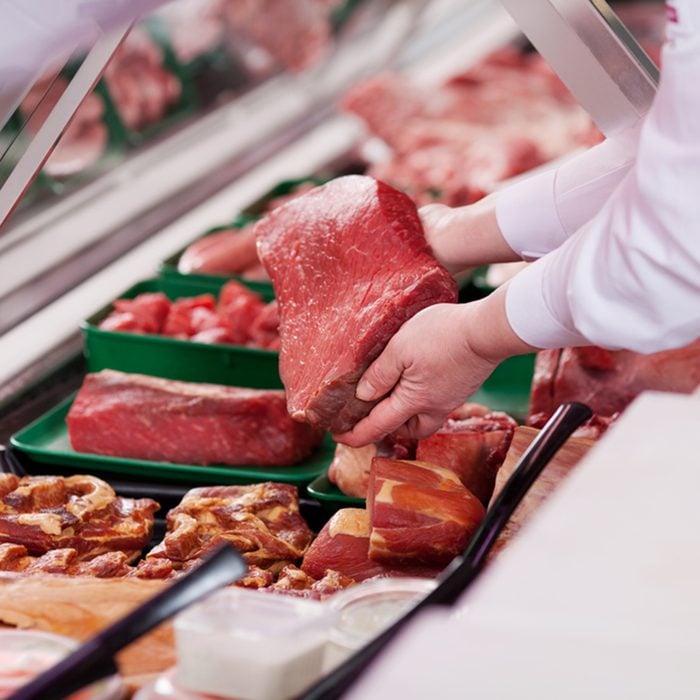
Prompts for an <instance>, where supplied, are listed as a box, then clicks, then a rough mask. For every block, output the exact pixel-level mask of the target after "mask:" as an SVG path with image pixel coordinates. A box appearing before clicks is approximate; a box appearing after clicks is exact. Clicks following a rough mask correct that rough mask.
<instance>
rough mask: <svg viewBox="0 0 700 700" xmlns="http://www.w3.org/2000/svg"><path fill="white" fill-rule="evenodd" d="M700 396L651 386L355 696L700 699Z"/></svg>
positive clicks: (409, 634)
mask: <svg viewBox="0 0 700 700" xmlns="http://www.w3.org/2000/svg"><path fill="white" fill-rule="evenodd" d="M699 429H700V396H697V395H696V396H694V397H690V396H674V395H669V394H647V395H644V396H643V397H641V398H640V399H638V400H637V401H636V402H635V403H634V404H633V405H632V406H631V407H630V408H629V409H628V411H627V412H626V413H625V415H624V416H623V417H622V419H621V420H620V422H619V423H618V424H617V425H616V426H615V428H614V429H613V430H612V431H611V432H610V433H609V434H608V435H607V436H606V437H605V438H604V439H603V440H602V441H601V442H600V443H599V444H598V445H597V446H596V448H595V449H593V450H592V451H591V453H590V454H589V455H588V456H587V457H586V459H585V460H584V461H583V462H582V463H581V464H580V465H579V467H578V468H577V470H576V471H575V472H574V473H573V475H572V476H571V477H570V478H569V479H568V480H567V481H566V483H565V484H564V485H563V486H562V487H561V488H560V489H559V490H558V491H557V492H556V494H555V495H554V496H553V497H552V498H551V499H550V500H549V501H548V502H547V504H546V505H545V507H544V508H543V509H542V510H541V511H540V512H539V513H538V515H537V516H536V517H535V518H534V519H533V520H532V521H531V523H530V524H529V525H528V526H526V527H525V528H524V529H523V530H522V531H521V536H520V537H519V539H518V540H516V541H515V542H514V543H513V544H512V545H511V546H510V547H509V548H508V550H506V552H505V553H504V554H503V555H502V556H501V557H500V558H499V559H498V561H497V562H495V563H494V564H493V565H492V566H491V568H490V569H489V570H488V571H487V572H485V574H484V575H483V577H482V578H481V579H480V581H479V583H478V584H477V585H476V586H475V587H474V588H473V589H472V591H470V592H469V593H468V594H466V595H465V596H464V597H463V598H462V599H461V600H460V601H459V603H458V604H457V606H456V607H455V608H454V609H452V610H437V611H428V612H427V613H426V614H424V615H422V616H421V617H419V618H418V619H417V620H416V621H415V622H414V623H413V624H412V625H411V626H410V627H409V628H408V629H407V630H406V631H405V632H404V633H403V634H402V636H401V637H400V638H399V639H398V640H397V642H396V643H395V644H393V645H392V647H390V649H388V650H387V651H386V653H385V654H384V655H383V657H382V658H381V662H380V663H379V664H377V665H375V667H373V668H372V669H371V670H370V671H369V672H368V673H367V675H366V676H365V677H364V678H363V679H362V680H361V681H360V682H358V684H357V685H356V686H355V688H354V689H353V692H352V693H350V695H349V697H352V698H357V699H358V700H359V699H360V698H361V699H362V700H371V699H372V698H380V697H381V698H386V697H404V698H427V697H440V698H466V697H472V698H478V699H480V700H481V699H482V698H498V699H499V700H507V699H508V698H514V699H515V698H517V699H518V700H523V699H524V698H537V700H550V699H551V700H555V699H556V700H561V699H562V698H566V699H567V700H568V699H569V698H593V697H595V698H597V699H600V698H610V699H612V698H615V699H616V700H619V699H620V698H630V700H631V699H632V698H634V699H635V700H639V699H642V698H649V700H651V699H652V698H653V699H654V700H660V699H661V698H664V699H665V700H666V699H668V698H698V697H700V663H699V662H698V658H700V602H699V601H698V590H700V507H699V506H700V458H699V457H698V450H697V435H698V432H699Z"/></svg>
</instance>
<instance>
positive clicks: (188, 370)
mask: <svg viewBox="0 0 700 700" xmlns="http://www.w3.org/2000/svg"><path fill="white" fill-rule="evenodd" d="M224 283H225V281H224V280H222V281H216V280H213V281H210V282H208V283H204V284H202V283H199V284H195V283H192V282H189V281H185V280H173V279H151V280H145V281H144V282H139V283H138V284H136V285H134V286H133V287H131V288H129V289H127V290H126V291H125V292H124V293H123V294H121V295H119V298H120V299H133V298H134V297H135V296H137V295H139V294H143V293H145V292H162V293H163V294H165V295H166V296H167V297H168V298H170V299H177V298H179V297H191V296H197V295H198V294H213V295H214V296H216V295H218V293H219V290H220V289H221V287H222V285H223V284H224ZM111 309H112V305H111V304H109V305H107V306H105V307H103V308H102V309H100V310H99V311H97V312H96V313H94V314H93V315H92V316H90V317H89V318H88V319H86V320H85V321H83V322H82V323H81V325H80V328H81V330H82V332H83V338H84V346H83V349H84V353H85V358H86V361H87V370H88V372H99V371H100V370H102V369H116V370H120V371H122V372H136V373H138V374H149V375H151V376H155V377H165V378H166V379H179V380H181V381H186V382H209V383H212V384H226V385H229V386H243V387H251V388H254V389H281V388H282V380H281V379H280V377H279V369H278V365H279V356H278V353H276V352H272V351H270V350H262V349H257V348H248V347H245V346H242V345H224V344H215V343H211V344H210V343H196V342H193V341H191V340H180V339H178V338H169V337H167V336H162V335H149V334H145V333H122V332H119V331H107V330H102V329H101V328H98V324H99V323H100V321H101V320H102V319H103V318H105V316H107V314H108V313H109V312H110V310H111Z"/></svg>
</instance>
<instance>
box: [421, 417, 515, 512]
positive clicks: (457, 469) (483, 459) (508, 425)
mask: <svg viewBox="0 0 700 700" xmlns="http://www.w3.org/2000/svg"><path fill="white" fill-rule="evenodd" d="M516 425H517V424H516V422H515V421H514V420H513V419H512V418H511V417H510V416H508V415H506V414H505V413H500V412H492V411H490V410H489V409H488V408H486V407H485V406H480V405H479V404H465V405H464V406H460V408H458V409H456V410H455V411H453V412H452V413H451V414H450V415H449V416H448V417H447V419H446V420H445V423H444V424H443V426H442V427H441V428H440V430H438V431H437V432H436V433H434V434H433V435H431V436H430V437H427V438H424V439H423V440H420V441H419V442H418V447H417V449H416V459H417V460H418V461H420V462H429V463H430V464H436V465H438V466H440V467H443V468H444V469H449V470H450V471H453V472H454V473H455V474H456V475H457V476H458V477H459V480H460V481H461V482H462V484H464V486H466V487H467V489H468V490H469V491H471V492H472V493H473V494H474V495H475V496H476V497H477V498H478V499H479V500H480V501H481V503H482V504H483V505H484V506H486V505H487V504H488V502H489V499H490V498H491V494H492V493H493V485H494V483H495V480H496V473H497V472H498V469H499V467H500V466H501V464H502V463H503V460H504V459H505V456H506V453H507V452H508V448H509V447H510V441H511V439H512V437H513V431H514V430H515V427H516Z"/></svg>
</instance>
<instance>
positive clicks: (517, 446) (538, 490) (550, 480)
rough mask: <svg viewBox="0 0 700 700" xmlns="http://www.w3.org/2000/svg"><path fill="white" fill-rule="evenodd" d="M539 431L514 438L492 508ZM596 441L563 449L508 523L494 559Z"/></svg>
mask: <svg viewBox="0 0 700 700" xmlns="http://www.w3.org/2000/svg"><path fill="white" fill-rule="evenodd" d="M538 432H539V431H538V430H536V429H535V428H529V427H525V426H520V427H518V428H516V430H515V433H514V435H513V441H512V443H511V446H510V449H509V450H508V454H507V455H506V459H505V461H504V462H503V466H502V467H501V469H500V470H499V472H498V477H497V478H496V487H495V490H494V493H493V497H492V499H491V504H492V503H493V501H495V499H496V498H497V497H498V494H499V493H500V492H501V490H502V489H503V487H504V486H505V485H506V483H507V481H508V479H509V478H510V477H511V475H512V474H513V472H514V471H515V467H516V465H517V463H518V460H519V459H520V457H521V456H522V455H523V453H524V452H525V450H526V449H527V448H528V447H529V446H530V443H531V442H532V441H533V440H534V439H535V437H536V436H537V433H538ZM594 444H595V443H594V441H593V440H589V439H585V438H578V437H570V438H569V439H568V440H567V441H566V442H565V443H564V445H563V447H562V448H561V449H560V450H559V451H558V452H557V453H556V455H554V457H553V458H552V459H551V461H550V462H549V464H547V466H546V467H545V469H544V470H543V472H542V473H541V474H540V475H539V476H538V477H537V479H536V481H535V483H534V484H533V485H532V486H531V487H530V489H529V491H528V492H527V494H525V497H524V498H523V499H522V501H521V502H520V504H519V505H518V507H517V508H516V509H515V512H514V513H513V515H512V516H511V518H510V520H509V521H508V522H507V523H506V526H505V527H504V528H503V531H502V532H501V534H500V535H499V536H498V539H497V540H496V542H495V544H494V548H493V551H492V553H491V555H490V557H494V556H496V555H497V554H498V552H500V551H501V550H502V549H503V548H504V547H505V546H506V545H507V544H508V543H509V542H510V541H511V540H512V539H513V538H514V537H516V536H517V534H518V532H519V531H520V528H522V526H523V525H524V524H525V523H526V522H527V521H528V520H529V519H530V518H531V517H532V515H533V514H534V513H535V512H536V511H537V510H538V509H539V508H540V506H541V505H542V504H543V503H544V502H545V501H546V500H547V498H548V497H549V496H550V495H551V494H552V493H554V491H555V490H556V489H557V487H558V486H560V485H561V484H562V483H563V482H564V480H565V479H566V477H567V476H568V475H569V474H570V473H571V471H572V470H573V469H574V468H575V467H576V465H577V464H578V463H579V461H580V460H581V459H582V458H583V457H584V456H585V455H586V453H587V452H588V450H590V449H591V447H592V446H593V445H594Z"/></svg>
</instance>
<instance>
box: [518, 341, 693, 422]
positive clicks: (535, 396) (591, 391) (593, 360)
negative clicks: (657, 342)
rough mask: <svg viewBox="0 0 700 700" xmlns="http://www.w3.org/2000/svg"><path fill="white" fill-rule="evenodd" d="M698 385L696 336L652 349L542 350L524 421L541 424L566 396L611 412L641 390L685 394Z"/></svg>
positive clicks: (600, 412)
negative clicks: (649, 351)
mask: <svg viewBox="0 0 700 700" xmlns="http://www.w3.org/2000/svg"><path fill="white" fill-rule="evenodd" d="M698 385H700V340H696V341H695V342H694V343H691V344H690V345H686V346H685V347H682V348H678V349H677V350H664V351H663V352H656V353H653V354H651V355H642V354H640V353H636V352H631V351H629V350H619V351H615V352H611V351H610V350H604V349H603V348H598V347H585V348H565V349H563V350H543V351H541V352H539V353H538V354H537V360H536V362H535V374H534V378H533V381H532V394H531V397H530V415H529V417H528V424H529V425H534V426H537V427H541V426H542V425H544V423H545V422H546V420H547V419H548V418H549V417H550V416H551V415H552V413H553V412H554V411H555V410H556V408H557V407H558V406H559V405H560V404H562V403H564V402H565V401H580V402H581V403H585V404H587V405H588V406H590V408H591V410H592V411H593V413H594V414H596V415H598V416H613V415H615V414H616V413H619V412H620V411H623V410H624V409H625V408H626V407H627V405H628V404H629V403H630V402H631V401H632V400H633V399H634V398H635V397H636V396H637V395H638V394H640V393H641V392H642V391H671V392H678V393H682V394H689V393H691V392H693V391H694V390H695V389H696V388H697V387H698Z"/></svg>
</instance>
